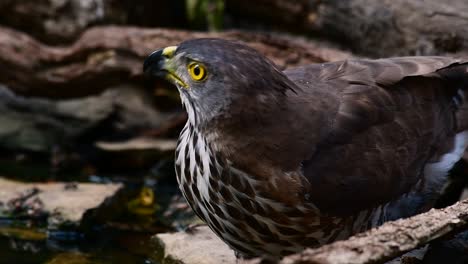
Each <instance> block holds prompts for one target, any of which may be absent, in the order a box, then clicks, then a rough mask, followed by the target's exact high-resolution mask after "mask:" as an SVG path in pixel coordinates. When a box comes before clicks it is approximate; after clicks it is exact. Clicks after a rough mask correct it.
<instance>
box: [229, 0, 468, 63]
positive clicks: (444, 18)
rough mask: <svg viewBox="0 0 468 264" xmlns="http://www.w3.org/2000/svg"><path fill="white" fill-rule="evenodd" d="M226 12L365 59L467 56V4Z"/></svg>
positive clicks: (394, 2)
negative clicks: (311, 37) (326, 41)
mask: <svg viewBox="0 0 468 264" xmlns="http://www.w3.org/2000/svg"><path fill="white" fill-rule="evenodd" d="M283 2H288V4H284V3H283ZM227 7H230V9H229V10H230V11H231V12H233V13H234V14H235V15H236V16H241V17H242V16H244V17H245V16H248V17H250V18H251V19H254V21H257V22H267V23H265V25H266V26H267V27H269V28H275V27H278V26H280V25H282V24H285V26H283V27H286V28H287V30H294V31H300V32H307V33H312V34H315V35H316V36H321V37H325V38H331V39H334V40H335V41H336V42H338V43H339V44H341V45H342V46H343V47H346V48H352V50H353V51H354V52H357V53H360V54H363V55H365V56H372V57H389V56H402V55H443V54H463V55H466V54H468V1H465V0H450V1H439V0H425V1H408V0H382V1H373V0H348V1H342V0H329V1H320V0H314V1H303V0H297V1H279V0H273V1H265V0H227ZM261 7H262V8H261ZM245 10H247V11H245ZM265 10H268V11H265Z"/></svg>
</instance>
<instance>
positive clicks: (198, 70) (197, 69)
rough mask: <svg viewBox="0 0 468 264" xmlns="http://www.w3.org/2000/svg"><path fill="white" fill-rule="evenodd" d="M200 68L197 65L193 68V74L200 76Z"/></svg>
mask: <svg viewBox="0 0 468 264" xmlns="http://www.w3.org/2000/svg"><path fill="white" fill-rule="evenodd" d="M200 73H201V72H200V66H198V65H195V67H193V74H195V76H198V75H200Z"/></svg>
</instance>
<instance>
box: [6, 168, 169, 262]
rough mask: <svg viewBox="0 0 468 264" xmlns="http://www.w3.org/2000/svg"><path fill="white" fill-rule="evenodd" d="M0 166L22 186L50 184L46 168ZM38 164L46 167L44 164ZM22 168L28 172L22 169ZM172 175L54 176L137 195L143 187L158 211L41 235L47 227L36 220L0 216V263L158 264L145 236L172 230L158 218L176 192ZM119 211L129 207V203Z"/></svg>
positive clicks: (158, 171) (157, 172)
mask: <svg viewBox="0 0 468 264" xmlns="http://www.w3.org/2000/svg"><path fill="white" fill-rule="evenodd" d="M0 163H1V164H0V165H2V166H0V175H1V176H8V177H9V178H10V179H13V180H21V181H26V182H47V181H50V180H51V179H50V172H49V173H48V172H47V169H46V168H40V167H36V169H34V166H31V164H27V165H28V166H21V167H22V168H19V166H11V165H15V163H9V164H5V162H2V160H1V159H0ZM6 165H10V166H6ZM22 165H25V164H22ZM39 165H41V166H43V167H47V166H44V164H43V163H42V164H39ZM25 167H28V169H27V170H25V169H24V168H25ZM167 171H169V172H167ZM162 173H164V174H165V175H164V176H163V177H161V176H160V175H161V174H162ZM171 173H172V168H171V167H169V170H167V168H166V167H164V168H162V169H157V170H156V171H152V172H148V173H146V174H143V175H142V174H140V175H112V176H109V175H107V176H96V175H83V173H81V172H79V173H76V175H72V176H69V177H66V178H63V177H54V178H53V179H52V181H78V182H94V183H108V182H121V183H124V184H125V190H129V192H131V193H138V191H136V190H141V189H142V188H146V189H151V190H153V191H154V195H155V199H156V201H157V204H156V207H157V208H160V209H161V210H160V211H158V212H155V213H151V214H148V212H146V211H145V212H144V214H142V215H138V214H139V213H138V210H135V211H137V213H136V214H135V212H133V213H134V214H133V215H132V214H131V213H128V212H127V213H125V214H123V215H117V216H116V217H115V222H113V223H106V224H105V225H97V224H96V225H92V226H91V230H87V231H86V234H85V233H79V232H77V231H74V230H70V231H57V230H46V228H45V227H46V226H47V223H45V222H44V221H42V222H41V220H39V221H37V220H35V221H34V222H33V221H31V220H29V219H28V220H25V219H17V218H10V217H9V216H1V215H0V264H3V263H5V264H10V263H12V264H16V263H19V264H22V263H28V264H29V263H48V264H59V263H67V264H68V263H72V264H88V263H93V264H94V263H96V264H107V263H116V264H120V263H122V264H124V263H125V264H127V263H137V264H140V263H141V264H153V263H154V264H158V263H157V262H155V260H154V259H153V258H152V256H153V255H155V251H154V249H153V248H152V246H151V243H150V237H151V236H152V235H154V234H155V233H160V232H167V231H170V230H171V228H170V227H169V225H170V224H168V223H171V221H172V220H173V219H161V217H162V216H161V211H162V209H163V208H164V207H165V206H167V204H168V201H169V200H170V198H171V197H172V195H174V191H175V188H174V181H175V177H173V176H172V175H170V174H171ZM12 175H13V176H12ZM69 175H70V174H69ZM155 175H159V176H155ZM161 178H162V179H161ZM122 206H123V207H125V206H128V203H127V204H122ZM140 211H141V210H140ZM113 221H114V220H113Z"/></svg>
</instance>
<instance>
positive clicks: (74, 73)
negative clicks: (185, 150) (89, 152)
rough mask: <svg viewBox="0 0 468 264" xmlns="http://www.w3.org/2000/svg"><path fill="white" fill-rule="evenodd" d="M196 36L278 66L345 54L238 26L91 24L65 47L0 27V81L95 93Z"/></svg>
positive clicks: (54, 94)
mask: <svg viewBox="0 0 468 264" xmlns="http://www.w3.org/2000/svg"><path fill="white" fill-rule="evenodd" d="M201 37H218V38H227V39H237V40H242V41H244V42H246V43H247V44H248V45H251V46H253V47H254V48H256V49H258V50H259V51H260V52H262V53H263V54H265V55H266V56H268V57H269V58H270V59H271V60H273V61H274V62H275V63H277V64H278V65H279V66H281V67H289V66H295V65H301V64H307V63H314V62H324V61H330V60H339V59H344V58H346V57H349V56H350V55H349V54H347V53H345V52H341V51H338V50H335V49H331V48H325V47H323V46H322V45H321V44H319V43H315V42H308V41H305V40H304V39H300V38H295V37H292V36H285V35H277V34H266V33H253V32H244V31H229V32H224V33H199V32H189V31H178V30H168V29H141V28H135V27H117V26H109V27H96V28H92V29H89V30H87V31H86V32H85V33H84V34H83V35H82V36H81V37H80V38H79V39H78V40H77V41H76V42H75V43H74V44H73V45H71V46H65V47H52V46H48V45H44V44H41V43H39V42H37V41H36V40H34V39H32V38H31V37H29V36H28V35H25V34H24V33H21V32H19V31H15V30H11V29H7V28H3V27H0V72H2V74H1V75H0V83H4V84H6V85H7V86H8V87H9V88H10V89H12V90H13V91H15V92H16V93H19V94H23V95H27V96H43V97H50V98H71V97H80V96H86V95H90V94H96V93H99V92H101V91H103V90H104V89H106V88H108V87H109V86H113V85H116V84H119V83H122V82H140V81H141V79H142V78H141V75H142V69H141V67H142V62H143V60H144V58H145V57H146V56H147V55H148V54H149V53H150V52H151V51H153V50H155V49H157V48H161V47H165V46H168V45H174V44H177V43H179V42H181V41H183V40H186V39H190V38H201Z"/></svg>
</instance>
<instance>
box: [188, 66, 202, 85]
mask: <svg viewBox="0 0 468 264" xmlns="http://www.w3.org/2000/svg"><path fill="white" fill-rule="evenodd" d="M188 72H189V74H190V77H192V79H194V80H195V81H203V80H204V79H205V78H206V69H205V67H203V65H201V64H199V63H196V62H192V63H190V64H189V65H188Z"/></svg>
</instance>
